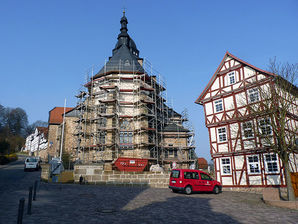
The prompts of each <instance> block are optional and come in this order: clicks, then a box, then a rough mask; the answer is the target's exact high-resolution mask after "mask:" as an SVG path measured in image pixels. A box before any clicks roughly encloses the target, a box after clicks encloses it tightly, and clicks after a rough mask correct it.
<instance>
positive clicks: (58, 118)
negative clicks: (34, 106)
mask: <svg viewBox="0 0 298 224" xmlns="http://www.w3.org/2000/svg"><path fill="white" fill-rule="evenodd" d="M72 109H73V107H66V108H65V113H67V112H69V111H71V110H72ZM63 113H64V107H54V108H53V109H52V110H50V112H49V124H61V123H62V122H63Z"/></svg>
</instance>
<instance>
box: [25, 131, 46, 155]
mask: <svg viewBox="0 0 298 224" xmlns="http://www.w3.org/2000/svg"><path fill="white" fill-rule="evenodd" d="M47 148H48V128H47V127H36V128H35V131H34V133H32V134H31V135H29V136H27V138H26V143H25V150H24V151H26V152H28V154H29V155H32V156H39V157H41V158H44V154H46V151H47Z"/></svg>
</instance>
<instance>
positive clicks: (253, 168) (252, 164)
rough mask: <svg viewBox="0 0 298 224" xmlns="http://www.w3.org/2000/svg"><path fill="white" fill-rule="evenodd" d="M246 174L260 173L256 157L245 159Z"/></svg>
mask: <svg viewBox="0 0 298 224" xmlns="http://www.w3.org/2000/svg"><path fill="white" fill-rule="evenodd" d="M247 164H248V173H251V174H256V173H260V164H259V157H258V156H257V155H253V156H248V157H247Z"/></svg>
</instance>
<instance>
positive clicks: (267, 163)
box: [264, 153, 279, 174]
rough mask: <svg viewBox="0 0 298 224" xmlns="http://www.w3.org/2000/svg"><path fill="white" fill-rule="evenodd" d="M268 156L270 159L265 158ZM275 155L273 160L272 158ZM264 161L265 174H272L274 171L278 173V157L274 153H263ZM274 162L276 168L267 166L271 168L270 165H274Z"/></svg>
mask: <svg viewBox="0 0 298 224" xmlns="http://www.w3.org/2000/svg"><path fill="white" fill-rule="evenodd" d="M268 157H269V159H270V160H267V158H268ZM274 157H275V160H273V159H274ZM264 163H265V172H266V173H267V174H274V173H279V159H278V156H277V154H276V153H267V154H264ZM274 164H275V165H276V170H271V171H270V170H269V166H271V167H270V169H271V168H273V167H272V166H274Z"/></svg>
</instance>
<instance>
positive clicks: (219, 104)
mask: <svg viewBox="0 0 298 224" xmlns="http://www.w3.org/2000/svg"><path fill="white" fill-rule="evenodd" d="M214 110H215V112H216V113H218V112H221V111H223V100H222V99H220V100H215V101H214Z"/></svg>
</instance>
